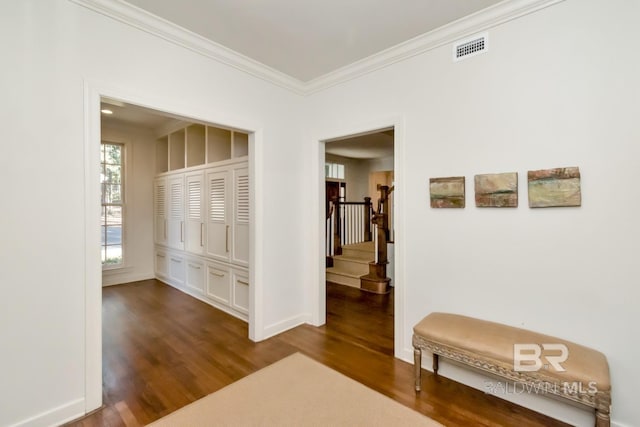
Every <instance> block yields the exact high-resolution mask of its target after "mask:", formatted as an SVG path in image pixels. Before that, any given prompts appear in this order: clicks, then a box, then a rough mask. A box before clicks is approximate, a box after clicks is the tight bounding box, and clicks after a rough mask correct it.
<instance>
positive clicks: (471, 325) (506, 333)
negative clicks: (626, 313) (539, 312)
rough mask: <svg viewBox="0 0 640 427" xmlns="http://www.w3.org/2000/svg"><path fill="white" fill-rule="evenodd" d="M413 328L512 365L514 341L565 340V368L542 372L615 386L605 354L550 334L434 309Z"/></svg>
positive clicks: (603, 388)
mask: <svg viewBox="0 0 640 427" xmlns="http://www.w3.org/2000/svg"><path fill="white" fill-rule="evenodd" d="M413 331H414V332H415V334H416V335H419V336H421V337H423V338H425V339H426V340H428V341H432V342H434V343H438V344H443V345H446V346H449V347H454V348H456V349H459V350H463V351H469V352H471V353H474V354H478V355H482V356H483V357H486V358H488V359H491V360H493V361H495V362H498V363H499V364H500V365H502V366H505V367H506V366H510V367H511V369H512V368H513V360H514V359H513V353H514V352H513V348H514V347H513V345H514V344H539V345H541V344H564V345H566V346H567V348H568V350H569V357H568V359H567V360H566V361H565V362H562V363H561V364H562V366H563V367H564V368H565V372H558V371H556V370H555V369H552V368H550V369H544V368H543V369H542V370H541V371H539V375H540V376H542V377H545V378H546V379H552V380H555V381H558V382H569V383H573V382H580V383H582V384H584V386H585V387H586V386H588V384H589V383H590V382H592V381H593V382H595V385H596V387H597V389H598V391H600V392H607V391H610V390H611V382H610V379H609V365H608V363H607V359H606V357H605V356H604V354H602V353H600V352H599V351H597V350H593V349H591V348H588V347H584V346H581V345H578V344H574V343H572V342H569V341H565V340H562V339H558V338H555V337H552V336H549V335H543V334H538V333H536V332H531V331H527V330H525V329H520V328H514V327H511V326H507V325H501V324H499V323H494V322H488V321H486V320H479V319H474V318H471V317H466V316H460V315H457V314H449V313H431V314H429V315H428V316H427V317H425V318H424V319H422V321H420V323H418V324H417V325H416V326H415V327H414V328H413ZM543 355H544V353H543ZM543 362H544V361H543Z"/></svg>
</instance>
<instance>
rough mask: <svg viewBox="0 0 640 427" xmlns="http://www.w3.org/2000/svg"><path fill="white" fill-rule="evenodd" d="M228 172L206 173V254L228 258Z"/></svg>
mask: <svg viewBox="0 0 640 427" xmlns="http://www.w3.org/2000/svg"><path fill="white" fill-rule="evenodd" d="M228 185H229V173H228V171H218V172H208V173H207V226H206V228H207V230H206V232H207V244H206V251H207V255H209V256H210V257H212V258H215V259H219V260H222V261H228V260H229V254H230V247H231V244H232V242H231V240H230V239H231V229H230V228H231V225H230V223H229V216H230V215H229V189H228Z"/></svg>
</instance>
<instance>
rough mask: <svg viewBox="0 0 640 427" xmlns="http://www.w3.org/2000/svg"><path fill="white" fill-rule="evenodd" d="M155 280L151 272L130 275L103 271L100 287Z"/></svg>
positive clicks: (124, 272) (128, 273)
mask: <svg viewBox="0 0 640 427" xmlns="http://www.w3.org/2000/svg"><path fill="white" fill-rule="evenodd" d="M153 278H155V275H154V274H153V271H152V272H147V273H130V272H127V271H118V270H111V271H110V270H105V271H103V272H102V287H105V286H115V285H121V284H123V283H130V282H138V281H140V280H149V279H153Z"/></svg>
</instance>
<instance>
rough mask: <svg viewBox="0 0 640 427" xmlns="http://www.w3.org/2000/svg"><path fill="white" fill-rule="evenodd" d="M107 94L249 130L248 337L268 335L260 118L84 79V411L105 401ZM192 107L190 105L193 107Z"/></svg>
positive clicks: (153, 107)
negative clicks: (103, 113) (103, 153)
mask: <svg viewBox="0 0 640 427" xmlns="http://www.w3.org/2000/svg"><path fill="white" fill-rule="evenodd" d="M101 97H108V98H111V99H116V100H119V101H122V102H126V103H129V104H135V105H138V106H142V107H145V108H149V109H153V110H157V111H160V112H165V113H168V114H173V115H176V116H179V117H185V118H192V119H193V120H195V121H200V122H206V123H211V124H220V125H223V126H228V127H232V128H236V129H242V130H245V131H247V132H249V179H250V181H249V184H250V185H249V203H250V206H251V208H252V209H251V210H250V216H249V226H250V232H249V257H250V258H249V259H250V261H249V281H250V283H251V286H250V287H249V338H250V339H251V340H253V341H260V340H262V339H264V337H265V333H264V317H263V310H262V302H263V284H262V280H261V278H262V277H264V274H263V265H264V264H263V258H262V255H263V254H262V253H261V252H260V251H257V250H256V248H259V247H261V246H262V244H261V243H262V241H263V232H264V226H263V212H264V206H263V203H262V200H263V197H262V195H263V194H264V193H263V186H262V182H264V179H263V176H262V175H263V173H264V170H265V168H264V166H263V163H264V155H263V143H262V141H263V130H262V126H260V125H258V124H256V123H249V122H245V121H242V120H238V119H237V118H231V117H228V116H227V115H226V114H225V113H224V109H223V106H219V107H218V109H217V110H215V111H214V112H212V111H211V109H205V110H203V109H202V108H201V107H197V106H196V107H185V106H184V104H182V103H181V102H180V100H178V99H175V98H173V97H165V98H162V97H159V95H158V94H157V93H154V94H153V95H151V94H140V93H139V91H138V90H136V89H135V88H123V87H118V86H113V85H109V84H105V83H104V82H96V81H92V80H89V79H85V80H84V107H83V109H84V111H83V113H84V135H83V137H84V143H83V160H84V198H85V200H84V254H85V255H84V256H85V258H84V281H85V286H84V290H85V319H84V320H85V343H84V348H85V399H84V404H85V413H89V412H91V411H93V410H95V409H97V408H99V407H101V406H102V263H101V258H100V250H99V248H100V138H101V134H102V132H101V127H100V99H101ZM191 108H192V109H191Z"/></svg>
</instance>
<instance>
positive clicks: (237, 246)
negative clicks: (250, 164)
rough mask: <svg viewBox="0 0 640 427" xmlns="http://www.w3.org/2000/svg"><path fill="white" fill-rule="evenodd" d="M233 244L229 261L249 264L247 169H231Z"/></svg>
mask: <svg viewBox="0 0 640 427" xmlns="http://www.w3.org/2000/svg"><path fill="white" fill-rule="evenodd" d="M233 200H234V216H233V245H232V254H231V261H232V262H233V263H234V264H239V265H246V266H249V169H248V168H246V167H243V168H238V169H234V170H233Z"/></svg>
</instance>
